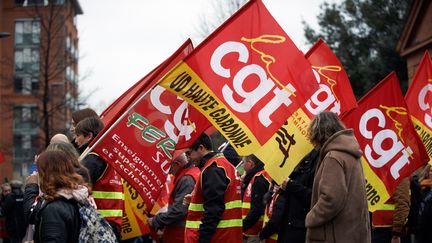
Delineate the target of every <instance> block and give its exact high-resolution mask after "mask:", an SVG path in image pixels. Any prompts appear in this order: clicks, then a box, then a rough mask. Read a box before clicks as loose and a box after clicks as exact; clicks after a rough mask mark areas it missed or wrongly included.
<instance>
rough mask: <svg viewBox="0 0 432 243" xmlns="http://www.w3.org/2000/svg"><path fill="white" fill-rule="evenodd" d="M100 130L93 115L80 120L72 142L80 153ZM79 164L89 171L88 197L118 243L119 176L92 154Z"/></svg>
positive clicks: (121, 190) (120, 199)
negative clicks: (91, 199)
mask: <svg viewBox="0 0 432 243" xmlns="http://www.w3.org/2000/svg"><path fill="white" fill-rule="evenodd" d="M103 127H104V124H103V123H102V121H101V120H100V119H99V117H97V116H92V117H88V118H85V119H83V120H82V121H80V122H79V123H78V124H77V126H76V128H75V134H76V138H75V140H76V143H77V145H78V146H79V148H80V150H82V151H84V150H85V149H86V148H87V146H88V145H89V143H91V141H92V140H93V139H94V138H95V137H96V136H97V134H98V133H99V132H100V131H101V130H102V129H103ZM82 164H83V165H84V167H86V168H87V169H88V171H89V174H90V179H91V182H92V185H93V188H92V190H93V193H92V195H93V198H94V200H95V202H96V205H97V209H98V211H99V213H100V214H101V215H102V216H103V217H104V218H105V219H106V220H107V221H108V223H109V224H110V225H111V226H112V228H113V231H114V233H115V235H116V237H117V239H118V240H119V241H120V229H121V224H122V217H123V209H124V194H123V185H122V183H121V179H120V176H119V175H118V173H117V172H116V171H115V170H114V168H113V167H112V166H110V165H108V163H106V162H105V161H104V160H103V159H102V158H101V157H100V156H99V155H98V154H97V153H94V152H91V153H89V154H87V155H86V156H85V157H84V158H83V160H82Z"/></svg>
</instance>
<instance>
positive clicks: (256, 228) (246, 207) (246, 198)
mask: <svg viewBox="0 0 432 243" xmlns="http://www.w3.org/2000/svg"><path fill="white" fill-rule="evenodd" d="M261 175H262V176H263V177H264V179H266V180H267V181H268V182H269V185H270V184H271V179H270V175H269V174H268V173H267V172H266V171H264V170H262V171H259V172H257V173H256V174H255V175H254V176H253V177H252V179H251V180H250V182H249V184H248V186H247V187H246V191H245V193H244V195H243V203H242V218H243V219H244V218H246V216H247V215H248V213H249V211H250V208H251V194H252V185H253V183H254V182H255V178H257V177H258V176H261ZM269 187H270V186H269ZM263 220H264V214H263V215H261V217H260V218H259V220H258V221H257V222H256V223H255V224H254V225H253V226H252V227H251V228H249V229H248V230H246V231H245V232H243V234H244V235H246V236H258V235H259V233H260V232H261V229H262V227H263Z"/></svg>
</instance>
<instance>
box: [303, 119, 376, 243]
mask: <svg viewBox="0 0 432 243" xmlns="http://www.w3.org/2000/svg"><path fill="white" fill-rule="evenodd" d="M308 136H309V140H310V142H311V143H312V144H313V145H314V146H315V147H316V148H320V157H319V162H318V165H317V168H316V173H315V178H314V182H313V187H312V201H311V210H310V211H309V213H308V214H307V215H306V220H305V225H306V228H307V234H306V242H317V241H319V242H355V243H363V242H370V241H371V239H370V234H371V232H370V225H369V224H370V223H369V212H368V205H367V200H366V187H365V178H364V175H363V168H362V163H361V160H360V157H361V155H362V152H361V150H360V145H359V144H358V142H357V140H356V139H355V137H354V134H353V131H352V130H351V129H346V128H345V126H344V125H343V124H342V122H341V121H340V120H339V118H338V117H337V115H336V114H334V113H332V112H322V113H320V114H318V115H316V116H315V118H314V119H313V120H312V121H311V123H310V125H309V128H308Z"/></svg>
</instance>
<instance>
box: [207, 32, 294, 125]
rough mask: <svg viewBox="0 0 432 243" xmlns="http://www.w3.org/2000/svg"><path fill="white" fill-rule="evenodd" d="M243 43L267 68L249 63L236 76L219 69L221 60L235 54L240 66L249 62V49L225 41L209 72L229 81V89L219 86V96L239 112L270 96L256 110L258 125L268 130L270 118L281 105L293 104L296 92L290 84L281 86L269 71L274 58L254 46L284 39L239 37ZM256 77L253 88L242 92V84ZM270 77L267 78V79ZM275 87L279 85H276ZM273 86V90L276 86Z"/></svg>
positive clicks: (226, 86)
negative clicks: (266, 101)
mask: <svg viewBox="0 0 432 243" xmlns="http://www.w3.org/2000/svg"><path fill="white" fill-rule="evenodd" d="M242 41H244V42H246V43H250V48H251V49H252V50H253V51H255V52H256V53H258V54H259V55H260V56H261V61H262V62H263V63H264V64H265V67H266V69H264V68H263V67H261V66H260V65H258V64H254V63H251V64H248V65H245V66H244V67H242V68H241V69H240V70H239V71H238V72H237V73H235V74H232V73H231V70H230V69H229V68H226V67H223V66H222V59H223V58H224V57H225V56H226V55H228V54H230V53H237V54H238V58H237V61H238V62H240V63H243V64H245V63H248V61H249V55H250V53H249V49H248V47H247V46H246V45H245V44H244V43H242V42H237V41H228V42H224V43H223V44H221V45H220V46H218V47H217V48H216V50H215V51H214V52H213V54H212V56H211V60H210V66H211V68H212V70H213V71H214V72H215V73H216V74H217V75H219V76H220V77H223V78H231V77H232V76H234V77H233V81H232V87H233V88H234V89H232V88H231V87H230V86H228V85H227V84H225V85H223V87H222V95H223V98H224V100H225V101H226V103H227V104H228V105H229V106H231V107H232V108H233V109H234V110H235V111H237V112H240V113H247V112H250V110H251V109H252V108H253V107H254V106H255V105H256V104H257V103H258V102H259V101H260V100H261V99H263V98H264V97H265V96H267V95H268V94H269V93H271V92H272V93H273V97H272V99H271V100H270V101H269V102H268V103H267V104H266V105H265V106H264V107H263V108H262V109H261V110H260V111H259V113H258V120H259V121H260V123H261V124H262V125H263V126H265V127H268V126H270V125H271V123H272V121H271V119H270V116H271V115H272V114H273V113H274V112H275V111H276V109H278V108H279V107H280V106H282V105H285V106H287V107H288V106H289V105H290V104H291V103H292V101H291V99H290V96H291V95H293V96H295V92H296V89H295V88H294V87H293V86H292V84H291V83H288V84H287V85H286V86H283V84H281V83H280V82H279V81H278V80H277V79H276V78H275V77H274V76H273V75H272V73H271V72H270V65H271V64H273V63H275V62H276V59H275V58H274V57H273V56H271V55H269V54H266V53H264V52H262V51H260V50H258V49H257V48H255V46H254V44H255V43H270V44H277V43H282V42H284V41H285V37H283V36H277V35H263V36H259V37H257V38H252V39H248V38H244V37H243V38H242ZM251 75H254V76H257V77H258V79H259V80H258V84H257V85H256V86H255V87H254V88H252V89H247V90H245V88H244V84H245V80H246V79H247V78H248V77H249V76H251ZM268 75H270V77H268ZM276 84H277V85H278V86H279V87H278V86H276ZM275 86H276V87H275ZM236 95H238V96H240V97H241V98H242V101H241V102H239V101H237V100H236V99H235V98H234V97H235V96H236Z"/></svg>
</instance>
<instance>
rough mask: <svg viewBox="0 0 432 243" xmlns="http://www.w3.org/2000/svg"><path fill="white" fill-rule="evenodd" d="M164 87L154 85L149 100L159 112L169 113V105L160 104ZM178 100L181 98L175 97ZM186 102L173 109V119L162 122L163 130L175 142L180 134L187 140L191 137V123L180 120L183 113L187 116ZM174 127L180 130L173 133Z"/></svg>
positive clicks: (170, 112)
mask: <svg viewBox="0 0 432 243" xmlns="http://www.w3.org/2000/svg"><path fill="white" fill-rule="evenodd" d="M165 91H166V89H165V88H163V87H162V86H159V85H158V86H156V87H155V88H154V89H153V90H152V92H151V94H150V101H151V102H152V104H153V106H154V107H156V109H158V110H159V111H160V112H162V113H164V114H167V115H170V114H172V111H171V107H170V106H167V105H164V104H162V102H161V100H160V97H161V95H162V94H163V92H165ZM177 99H179V100H183V99H181V98H180V97H177ZM187 107H188V104H187V102H186V101H183V102H182V103H181V105H180V106H179V107H177V109H176V110H175V111H174V116H173V121H170V120H166V121H165V124H164V128H165V132H166V133H167V134H168V136H169V137H170V138H171V139H172V140H174V141H175V142H176V143H177V142H178V139H179V137H180V136H184V137H185V140H186V141H187V140H189V139H190V138H191V134H192V132H193V130H194V129H193V124H190V125H189V124H187V121H185V120H182V117H183V113H185V112H186V113H185V116H186V117H187V116H188V109H187ZM173 123H174V124H173ZM175 128H177V129H178V130H179V131H180V132H179V134H178V135H176V133H175Z"/></svg>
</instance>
